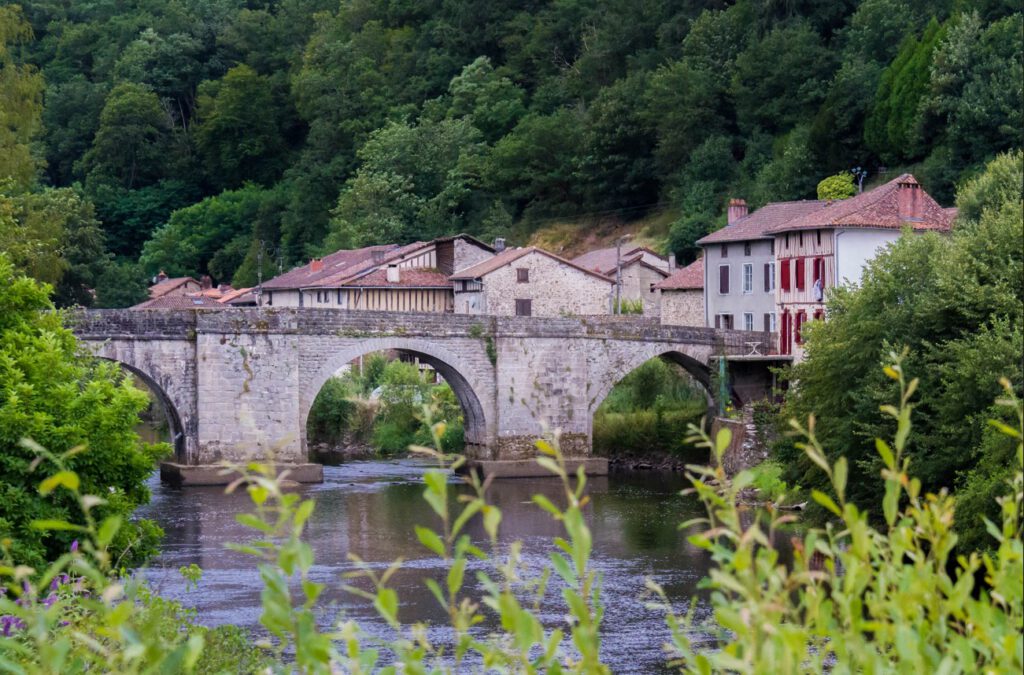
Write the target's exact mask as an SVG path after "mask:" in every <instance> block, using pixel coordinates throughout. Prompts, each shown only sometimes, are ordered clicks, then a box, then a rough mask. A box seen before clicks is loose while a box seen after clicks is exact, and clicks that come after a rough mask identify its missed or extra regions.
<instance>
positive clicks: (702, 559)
mask: <svg viewBox="0 0 1024 675" xmlns="http://www.w3.org/2000/svg"><path fill="white" fill-rule="evenodd" d="M425 468H426V465H425V464H423V463H421V462H419V461H418V460H411V459H409V460H398V461H363V462H351V463H348V464H344V465H342V466H334V467H325V469H324V483H323V484H322V485H310V486H303V487H302V488H301V489H300V490H301V492H302V493H303V494H304V495H306V496H309V497H314V498H315V499H316V510H315V512H314V515H313V518H312V520H311V523H310V525H309V527H308V529H307V536H306V539H307V541H309V542H310V543H311V544H312V546H313V548H314V551H315V552H316V567H315V569H314V577H315V578H316V580H317V581H321V582H323V583H326V584H328V586H329V590H328V591H327V593H326V598H327V602H325V603H324V608H323V613H322V623H323V624H324V626H329V625H330V624H331V623H332V621H333V620H334V619H335V618H337V617H338V616H339V614H343V615H345V616H347V617H350V618H354V619H356V620H358V621H359V622H360V624H362V626H363V627H364V629H366V630H367V631H368V632H370V633H372V634H375V635H379V636H380V637H381V638H382V639H387V636H388V629H387V628H386V626H385V625H384V624H383V622H382V621H380V620H379V619H378V618H377V616H376V613H375V612H374V610H373V608H372V607H371V606H370V605H369V603H368V602H366V601H364V600H362V599H361V598H357V597H354V596H352V595H349V594H346V593H344V592H343V591H341V585H342V584H343V583H344V582H343V580H342V574H343V573H344V572H347V571H352V570H353V569H354V566H353V564H352V563H350V562H349V561H348V560H347V558H346V555H347V554H348V553H349V552H351V553H355V554H357V555H358V556H359V557H361V558H362V559H363V560H366V561H368V562H371V563H374V564H375V565H379V566H380V567H381V568H383V567H386V566H387V564H389V563H390V562H392V561H393V560H395V559H396V558H403V559H404V560H405V563H404V568H403V571H402V572H400V573H399V574H398V575H397V577H396V579H395V581H394V586H395V587H396V588H397V590H398V592H399V597H400V598H401V608H400V612H399V615H400V618H401V619H402V620H403V621H404V622H413V621H417V620H434V621H443V620H444V615H443V614H442V613H441V611H440V608H439V607H438V606H437V604H436V601H435V600H434V599H433V597H432V596H431V595H430V594H429V592H428V591H427V589H426V587H425V586H424V584H423V582H422V579H423V578H424V577H426V576H434V577H435V578H441V575H442V574H443V572H442V570H441V566H440V565H439V563H438V561H437V560H436V559H434V558H431V557H430V555H431V554H429V553H428V552H427V550H426V549H425V548H423V547H422V546H421V545H420V544H419V543H418V541H417V540H416V537H415V535H414V533H413V526H414V525H416V524H429V525H434V523H433V522H432V513H431V512H430V510H429V507H428V506H427V505H426V503H425V502H424V501H423V499H422V497H421V493H422V482H421V479H420V476H421V475H422V473H423V471H424V469H425ZM457 480H458V479H457V478H453V479H452V481H453V482H455V481H457ZM151 487H152V489H153V500H152V502H151V503H150V504H149V505H148V506H146V507H145V508H143V509H141V510H140V511H139V515H140V516H141V517H147V518H152V519H154V520H155V521H156V522H157V523H159V524H160V525H161V526H162V527H163V528H164V530H165V531H166V533H167V534H166V538H165V540H164V545H163V552H162V554H161V556H160V557H159V558H158V559H156V560H155V561H153V563H152V565H151V567H150V569H149V570H147V571H146V576H147V578H149V579H150V581H151V582H152V583H153V585H154V586H155V587H156V588H157V589H158V590H159V591H160V592H161V593H162V594H164V595H165V596H167V597H171V598H174V599H177V600H180V601H181V602H182V603H184V604H185V605H187V606H191V607H195V608H196V609H197V611H198V614H199V619H200V621H201V622H202V623H204V624H206V625H217V624H222V623H233V624H238V625H241V626H246V627H248V628H250V629H252V630H254V632H256V633H259V632H260V627H259V623H258V622H259V613H260V582H259V579H258V576H257V572H256V570H255V567H254V564H253V560H252V559H251V558H249V557H247V556H244V555H242V554H238V553H234V552H232V551H228V550H225V544H226V543H228V542H241V541H246V540H247V539H249V538H251V537H252V535H251V534H250V532H251V531H250V530H247V529H246V528H244V527H242V526H241V525H239V524H238V523H237V522H236V521H235V514H236V513H239V512H242V511H245V510H248V507H249V502H248V497H247V496H246V495H245V494H233V495H226V494H224V491H223V488H213V487H210V488H201V487H192V488H187V489H175V488H171V487H168V486H165V485H161V484H160V483H159V481H158V480H157V479H156V478H155V477H154V479H153V482H152V485H151ZM684 487H685V485H684V479H683V478H682V477H681V476H673V475H659V474H651V473H643V474H622V473H618V474H613V475H611V476H609V477H602V478H595V479H592V480H591V481H589V483H588V492H589V494H590V495H591V498H592V502H591V504H590V505H588V506H587V507H586V512H587V517H588V519H589V524H590V527H591V529H592V531H593V536H594V553H593V564H594V566H595V568H596V569H597V570H598V571H599V573H600V574H601V576H602V596H603V600H604V605H605V617H604V621H603V624H602V628H603V632H602V652H603V656H604V659H605V661H606V662H608V663H610V664H611V665H612V667H613V669H614V670H615V672H617V673H651V672H660V671H662V670H663V669H664V667H663V662H664V656H663V649H662V645H663V644H664V643H665V642H666V641H667V639H668V630H667V628H666V627H665V622H664V620H663V618H662V616H661V615H660V614H659V613H658V612H656V611H652V610H649V609H646V608H645V607H644V601H643V599H641V598H640V596H641V594H642V593H643V590H644V579H645V578H646V577H652V578H654V579H655V580H656V581H658V582H659V583H660V584H662V585H663V586H664V587H665V588H666V590H667V591H668V592H669V594H670V596H671V597H672V598H673V599H674V600H675V601H676V602H677V603H678V604H679V606H682V605H683V604H684V603H687V602H688V601H689V599H690V597H691V596H692V595H694V594H697V593H698V590H697V583H698V582H699V581H700V579H701V578H702V577H703V576H704V575H705V574H706V572H707V568H708V557H707V556H706V555H705V554H704V552H703V551H700V550H699V549H697V548H695V547H694V546H692V545H690V544H689V543H687V542H686V540H685V535H684V533H682V532H679V531H678V529H677V525H678V524H679V523H680V522H682V521H684V520H687V519H688V518H691V517H694V516H695V515H698V514H701V513H703V511H702V508H701V506H700V504H699V503H697V501H696V500H695V499H694V498H692V497H682V496H680V495H679V491H680V490H681V489H683V488H684ZM535 493H543V494H545V495H547V496H548V497H549V498H551V499H552V500H553V501H556V500H557V498H558V497H559V496H560V495H561V492H560V484H559V483H558V482H557V481H556V480H554V479H547V478H541V479H516V480H504V481H497V482H495V483H494V484H493V485H492V487H491V489H490V492H489V495H490V501H491V502H492V503H494V504H496V505H497V506H498V507H500V508H501V510H502V512H503V515H504V518H503V520H502V526H501V539H502V541H504V542H509V541H514V540H516V539H518V540H522V541H523V544H524V546H523V548H524V551H525V552H526V562H527V564H528V565H529V566H530V567H536V568H537V569H540V568H541V566H543V565H544V564H546V559H547V556H548V554H549V553H550V552H551V551H552V550H553V549H554V545H553V544H552V543H551V540H552V538H553V537H555V536H558V535H561V534H562V531H561V529H560V527H559V526H558V524H557V523H555V522H554V521H553V520H551V518H550V517H549V516H548V515H547V514H546V513H544V512H543V511H541V510H540V509H539V508H538V507H536V506H534V505H533V504H532V503H531V502H530V497H531V495H533V494H535ZM556 503H558V502H557V501H556ZM471 533H472V534H473V535H474V537H479V536H480V535H481V531H480V530H479V529H477V530H471ZM191 563H195V564H197V565H199V566H200V567H201V568H202V569H203V579H202V582H201V583H200V585H199V588H198V590H192V591H187V590H186V588H185V583H184V581H183V580H182V578H181V576H180V575H179V574H178V571H177V570H178V568H179V567H181V566H182V565H189V564H191ZM471 578H472V577H471V576H470V575H468V574H467V580H469V579H471ZM472 583H475V580H474V581H473V582H472ZM548 599H549V602H548V603H547V607H546V609H545V611H544V613H543V615H542V620H543V621H544V623H545V625H546V626H547V627H548V628H553V627H556V626H558V625H559V624H561V623H562V622H564V619H563V618H562V617H563V615H564V608H563V607H562V605H561V598H560V594H557V592H554V591H552V590H551V589H549V591H548ZM705 611H706V610H705ZM437 638H439V639H441V640H443V639H444V638H443V634H441V633H438V635H437Z"/></svg>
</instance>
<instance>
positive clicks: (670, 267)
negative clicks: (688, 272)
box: [668, 253, 676, 274]
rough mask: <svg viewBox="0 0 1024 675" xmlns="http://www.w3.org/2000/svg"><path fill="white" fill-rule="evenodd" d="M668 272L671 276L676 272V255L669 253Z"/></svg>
mask: <svg viewBox="0 0 1024 675" xmlns="http://www.w3.org/2000/svg"><path fill="white" fill-rule="evenodd" d="M668 271H669V274H671V273H672V272H675V271H676V254H675V253H669V254H668Z"/></svg>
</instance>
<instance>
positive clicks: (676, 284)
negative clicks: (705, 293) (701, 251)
mask: <svg viewBox="0 0 1024 675" xmlns="http://www.w3.org/2000/svg"><path fill="white" fill-rule="evenodd" d="M654 287H655V288H658V289H661V290H663V291H680V290H698V291H699V290H701V289H703V288H704V258H697V259H696V260H694V261H693V262H692V263H690V264H689V265H687V266H686V267H683V268H682V269H679V270H676V272H675V274H673V275H672V276H670V277H669V278H668V279H665V280H664V281H660V282H658V283H656V284H654Z"/></svg>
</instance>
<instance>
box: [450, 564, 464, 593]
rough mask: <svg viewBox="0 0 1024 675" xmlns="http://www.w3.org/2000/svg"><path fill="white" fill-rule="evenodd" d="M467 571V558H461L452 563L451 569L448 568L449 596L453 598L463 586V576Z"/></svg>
mask: <svg viewBox="0 0 1024 675" xmlns="http://www.w3.org/2000/svg"><path fill="white" fill-rule="evenodd" d="M465 573H466V559H465V558H459V559H458V560H456V561H455V562H454V563H452V566H451V569H449V570H448V596H449V597H451V598H454V597H455V594H456V593H458V592H459V589H460V588H462V578H463V576H464V575H465Z"/></svg>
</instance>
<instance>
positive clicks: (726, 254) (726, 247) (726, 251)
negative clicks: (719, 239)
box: [722, 244, 729, 258]
mask: <svg viewBox="0 0 1024 675" xmlns="http://www.w3.org/2000/svg"><path fill="white" fill-rule="evenodd" d="M722 257H723V258H728V257H729V245H728V244H722Z"/></svg>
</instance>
